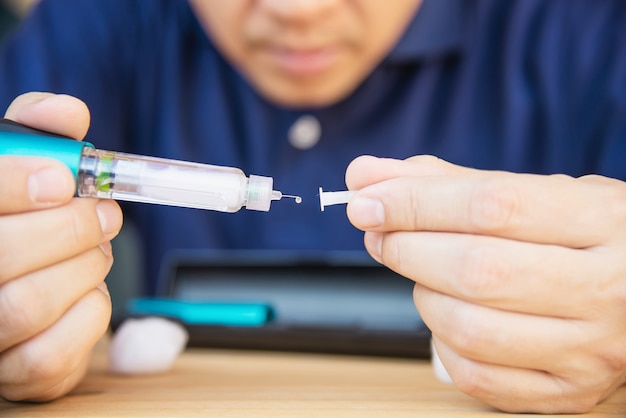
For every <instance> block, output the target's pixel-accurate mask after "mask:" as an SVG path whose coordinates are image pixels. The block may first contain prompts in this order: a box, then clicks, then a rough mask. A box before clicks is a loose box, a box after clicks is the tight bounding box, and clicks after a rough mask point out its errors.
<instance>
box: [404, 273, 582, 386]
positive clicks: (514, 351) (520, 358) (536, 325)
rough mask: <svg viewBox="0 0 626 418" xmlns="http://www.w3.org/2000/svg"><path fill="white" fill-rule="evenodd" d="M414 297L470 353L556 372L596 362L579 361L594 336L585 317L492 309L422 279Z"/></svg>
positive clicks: (447, 337)
mask: <svg viewBox="0 0 626 418" xmlns="http://www.w3.org/2000/svg"><path fill="white" fill-rule="evenodd" d="M413 299H414V301H415V305H416V306H417V308H418V310H419V313H420V316H421V317H422V319H423V320H424V323H425V324H426V325H427V326H428V328H429V329H430V330H431V331H432V332H433V333H434V334H436V335H437V336H438V337H439V338H440V339H441V340H442V341H444V342H445V343H446V344H447V345H448V346H450V348H452V349H453V350H454V351H455V352H457V353H459V355H462V356H463V357H466V358H468V359H471V360H475V361H479V362H485V363H490V364H494V365H501V366H507V367H517V368H525V369H534V370H542V371H545V372H548V373H551V374H556V375H569V374H571V373H572V371H579V369H580V367H589V368H591V367H592V365H591V364H589V363H588V364H585V365H582V366H581V365H578V364H576V363H575V362H576V361H577V360H578V359H579V358H580V356H579V355H578V353H579V352H581V349H582V347H584V346H585V345H586V344H587V342H588V341H590V340H591V337H592V333H591V331H590V329H589V328H590V327H589V326H587V325H586V324H587V323H585V322H584V321H576V320H564V319H560V318H552V317H541V316H535V315H526V314H520V313H517V312H510V311H503V310H497V309H492V308H488V307H484V306H480V305H474V304H471V303H469V302H465V301H462V300H458V299H455V298H452V297H450V296H448V295H444V294H441V293H438V292H434V291H432V290H430V289H428V288H426V287H423V286H420V285H416V286H415V288H414V291H413ZM555 347H558V349H559V358H558V359H555V357H554V355H553V354H554V352H555ZM556 360H558V361H556Z"/></svg>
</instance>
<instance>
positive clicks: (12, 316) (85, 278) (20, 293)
mask: <svg viewBox="0 0 626 418" xmlns="http://www.w3.org/2000/svg"><path fill="white" fill-rule="evenodd" d="M102 247H103V248H104V251H103V249H102V248H100V247H96V248H94V249H92V250H90V251H87V252H85V253H83V254H80V255H78V256H76V257H74V258H72V259H69V260H66V261H64V262H61V263H58V264H55V265H53V266H51V267H49V268H47V269H45V270H38V271H36V272H34V273H31V274H29V275H26V276H24V277H20V278H19V279H16V280H11V281H9V282H8V283H5V284H4V285H2V286H0V352H2V351H5V350H6V349H7V348H9V347H12V346H13V345H16V344H17V343H20V342H22V341H25V340H27V339H28V338H30V337H32V336H33V335H36V334H38V333H39V332H41V331H43V330H44V329H46V328H48V327H49V326H50V325H52V324H53V323H54V322H56V321H57V320H58V319H59V318H60V317H61V316H62V315H63V314H64V313H65V312H66V311H67V310H68V309H69V308H70V307H71V306H72V305H73V304H74V302H76V301H77V300H79V299H80V298H81V297H83V296H84V295H85V294H87V293H88V292H89V291H91V290H92V289H94V288H95V287H96V286H98V284H99V283H101V282H102V281H103V280H104V278H105V276H106V275H107V273H108V272H109V270H110V269H111V265H112V263H113V256H112V254H111V252H110V248H108V247H107V246H102ZM105 251H106V252H105Z"/></svg>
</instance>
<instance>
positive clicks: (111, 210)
mask: <svg viewBox="0 0 626 418" xmlns="http://www.w3.org/2000/svg"><path fill="white" fill-rule="evenodd" d="M96 212H97V213H98V219H99V220H100V228H101V229H102V232H103V233H104V234H105V235H106V234H111V233H114V232H117V231H118V230H119V227H120V224H121V214H120V211H119V208H118V207H117V205H116V204H115V203H114V202H110V201H107V200H102V201H100V202H98V204H97V205H96Z"/></svg>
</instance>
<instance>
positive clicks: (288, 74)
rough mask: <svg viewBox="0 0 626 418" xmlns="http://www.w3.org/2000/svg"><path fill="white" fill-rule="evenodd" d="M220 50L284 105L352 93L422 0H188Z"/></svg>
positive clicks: (304, 104)
mask: <svg viewBox="0 0 626 418" xmlns="http://www.w3.org/2000/svg"><path fill="white" fill-rule="evenodd" d="M189 2H190V3H191V5H192V7H193V9H194V11H195V13H196V15H197V16H198V19H199V21H200V22H201V24H202V25H203V26H204V28H205V30H206V31H207V33H208V34H209V36H210V37H211V39H212V40H213V42H214V43H215V45H216V46H217V48H218V49H219V50H220V51H221V52H222V54H223V55H224V56H225V57H226V58H227V59H228V60H229V61H230V62H231V63H232V64H233V65H234V66H235V67H237V68H238V69H239V71H240V72H241V73H242V74H243V76H244V77H246V78H247V79H248V81H249V82H250V83H251V84H252V85H253V86H254V87H255V88H256V90H258V91H259V92H260V93H261V94H262V95H263V96H265V97H266V98H267V99H269V100H271V101H273V102H275V103H278V104H281V105H284V106H289V107H318V106H326V105H330V104H333V103H335V102H337V101H339V100H341V99H343V98H344V97H346V96H347V95H349V94H350V93H351V92H352V91H353V90H354V89H355V88H356V87H357V86H358V85H359V84H360V83H361V81H363V79H364V78H365V77H366V76H367V75H368V74H369V73H370V72H371V71H372V69H373V68H374V67H375V66H376V65H377V64H378V63H379V62H380V61H381V60H382V59H383V58H384V57H385V55H386V54H387V53H388V52H389V51H390V49H391V48H392V47H393V46H394V44H395V42H396V41H397V40H398V39H399V38H400V36H401V35H402V33H403V31H404V29H405V28H406V26H407V25H408V23H409V21H410V20H411V18H412V17H413V16H414V15H415V13H416V12H417V9H418V8H419V6H420V4H421V2H422V0H389V1H385V0H189Z"/></svg>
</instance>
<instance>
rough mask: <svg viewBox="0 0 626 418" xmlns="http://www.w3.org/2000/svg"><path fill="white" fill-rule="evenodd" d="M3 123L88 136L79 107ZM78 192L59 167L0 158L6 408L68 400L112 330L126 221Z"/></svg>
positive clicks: (42, 98) (24, 102)
mask: <svg viewBox="0 0 626 418" xmlns="http://www.w3.org/2000/svg"><path fill="white" fill-rule="evenodd" d="M5 117H7V118H8V119H12V120H15V121H17V122H20V123H22V124H24V125H28V126H31V127H34V128H37V129H42V130H46V131H50V132H54V133H58V134H61V135H64V136H68V137H72V138H76V139H78V140H80V139H82V138H83V136H84V135H85V133H86V132H87V129H88V127H89V111H88V110H87V107H86V105H85V104H84V103H83V102H81V101H80V100H78V99H75V98H73V97H69V96H63V95H52V94H47V93H28V94H25V95H22V96H20V97H18V98H17V99H15V101H14V102H13V103H12V104H11V106H10V107H9V109H8V110H7V112H6V115H5ZM74 190H75V183H74V179H73V177H72V174H71V172H70V170H69V169H68V168H67V167H65V166H64V165H63V164H62V163H60V162H58V161H54V160H50V159H44V158H34V157H16V156H0V396H2V397H4V398H6V399H9V400H33V401H47V400H51V399H54V398H57V397H60V396H62V395H64V394H66V393H67V392H69V391H70V390H71V389H72V388H74V387H75V386H76V385H77V384H78V383H79V382H80V380H81V379H82V378H83V376H84V375H85V373H86V371H87V366H88V362H89V357H90V356H89V354H90V352H91V349H92V348H93V346H94V345H95V343H96V342H97V341H98V339H99V338H100V337H101V336H102V335H103V334H104V332H105V331H106V329H107V327H108V324H109V320H110V315H111V300H110V297H109V294H108V291H107V288H106V284H105V283H104V278H105V276H106V274H107V273H108V272H109V270H110V268H111V265H112V263H113V257H112V255H111V243H110V241H111V239H113V238H114V237H115V236H116V235H117V233H118V232H119V230H120V228H121V225H122V213H121V210H120V208H119V206H118V204H117V203H116V202H115V201H113V200H100V199H90V198H74V197H73V196H74Z"/></svg>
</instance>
